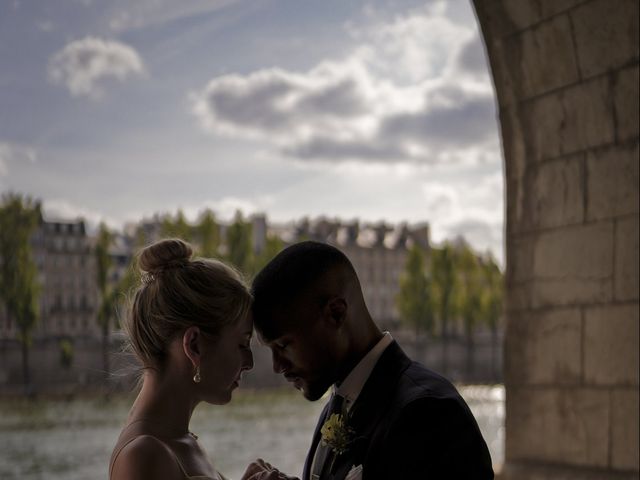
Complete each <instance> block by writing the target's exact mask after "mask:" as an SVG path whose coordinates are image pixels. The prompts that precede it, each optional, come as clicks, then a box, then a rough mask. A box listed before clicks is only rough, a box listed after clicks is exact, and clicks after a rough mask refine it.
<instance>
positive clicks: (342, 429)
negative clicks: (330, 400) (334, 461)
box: [320, 413, 354, 455]
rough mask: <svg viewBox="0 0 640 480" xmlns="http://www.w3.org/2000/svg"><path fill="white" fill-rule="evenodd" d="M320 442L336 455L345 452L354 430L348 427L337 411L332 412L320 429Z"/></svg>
mask: <svg viewBox="0 0 640 480" xmlns="http://www.w3.org/2000/svg"><path fill="white" fill-rule="evenodd" d="M320 433H321V434H322V443H323V444H324V445H326V446H327V447H329V448H330V449H331V450H333V452H334V453H335V454H336V455H342V454H343V453H345V452H346V451H347V449H348V447H349V444H350V443H351V441H352V439H353V434H354V431H353V429H352V428H349V426H348V425H347V423H346V421H345V419H344V417H343V416H342V415H340V414H339V413H334V414H332V415H331V416H330V417H329V419H328V420H327V421H326V422H324V425H322V428H321V429H320Z"/></svg>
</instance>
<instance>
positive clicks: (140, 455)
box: [110, 435, 184, 480]
mask: <svg viewBox="0 0 640 480" xmlns="http://www.w3.org/2000/svg"><path fill="white" fill-rule="evenodd" d="M140 478H154V479H158V480H173V479H176V480H178V479H180V480H182V479H184V475H183V473H182V471H181V470H180V468H179V467H178V464H177V462H176V459H175V457H174V454H173V452H172V451H171V450H170V449H169V447H168V446H167V445H165V444H164V443H162V442H161V441H160V440H158V439H157V438H156V437H153V436H151V435H140V436H138V437H136V438H135V439H133V440H131V441H130V442H129V443H127V445H126V446H125V447H124V448H123V449H122V450H121V451H120V453H119V454H118V456H117V458H116V459H115V462H114V464H113V469H112V471H111V477H110V479H111V480H138V479H140Z"/></svg>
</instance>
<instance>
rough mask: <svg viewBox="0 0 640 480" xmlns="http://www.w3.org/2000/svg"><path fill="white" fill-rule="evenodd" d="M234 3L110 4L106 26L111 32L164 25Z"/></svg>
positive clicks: (121, 0) (124, 0) (139, 0)
mask: <svg viewBox="0 0 640 480" xmlns="http://www.w3.org/2000/svg"><path fill="white" fill-rule="evenodd" d="M237 1H238V0H189V1H188V2H176V1H175V0H136V1H135V2H131V1H130V0H115V1H113V0H112V2H111V3H112V8H111V11H110V13H109V21H108V25H109V28H111V30H113V31H115V32H123V31H130V30H138V29H143V28H147V27H152V26H158V25H164V24H167V23H170V22H173V21H176V20H180V19H183V18H188V17H193V16H197V15H203V14H206V13H210V12H213V11H216V10H219V9H221V8H224V7H226V6H228V5H230V4H233V3H236V2H237Z"/></svg>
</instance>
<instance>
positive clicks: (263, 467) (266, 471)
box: [242, 458, 299, 480]
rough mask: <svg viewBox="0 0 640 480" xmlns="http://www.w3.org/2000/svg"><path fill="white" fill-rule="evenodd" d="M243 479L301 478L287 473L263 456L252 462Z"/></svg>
mask: <svg viewBox="0 0 640 480" xmlns="http://www.w3.org/2000/svg"><path fill="white" fill-rule="evenodd" d="M242 480H299V479H298V478H297V477H290V476H288V475H285V474H284V473H282V472H281V471H279V470H278V469H277V468H275V467H272V466H271V464H270V463H268V462H265V461H264V460H262V459H261V458H259V459H257V460H256V461H255V462H251V463H250V464H249V466H248V467H247V470H246V471H245V472H244V475H243V476H242Z"/></svg>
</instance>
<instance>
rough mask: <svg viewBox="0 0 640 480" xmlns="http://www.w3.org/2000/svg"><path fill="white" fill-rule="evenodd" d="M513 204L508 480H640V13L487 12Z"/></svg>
mask: <svg viewBox="0 0 640 480" xmlns="http://www.w3.org/2000/svg"><path fill="white" fill-rule="evenodd" d="M474 4H475V8H476V13H477V16H478V19H479V22H480V26H481V29H482V31H483V34H484V39H485V44H486V47H487V52H488V56H489V60H490V64H491V69H492V72H493V77H494V83H495V87H496V92H497V96H498V103H499V111H500V121H501V128H502V140H503V149H504V156H505V172H506V191H507V221H506V243H507V245H506V246H507V306H506V308H507V312H506V313H507V333H506V345H505V384H506V461H505V467H504V475H505V476H506V478H508V479H509V480H511V479H514V480H515V479H518V480H530V479H536V480H538V479H540V480H542V479H563V480H569V479H574V478H575V479H578V478H581V479H584V478H598V479H608V478H638V456H639V453H638V451H639V446H638V423H639V418H638V411H639V403H638V384H639V381H638V379H639V374H638V362H639V359H638V343H639V333H638V324H639V319H638V213H639V209H638V163H639V160H638V57H639V54H638V41H639V40H638V16H639V12H638V0H580V1H578V0H474Z"/></svg>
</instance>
